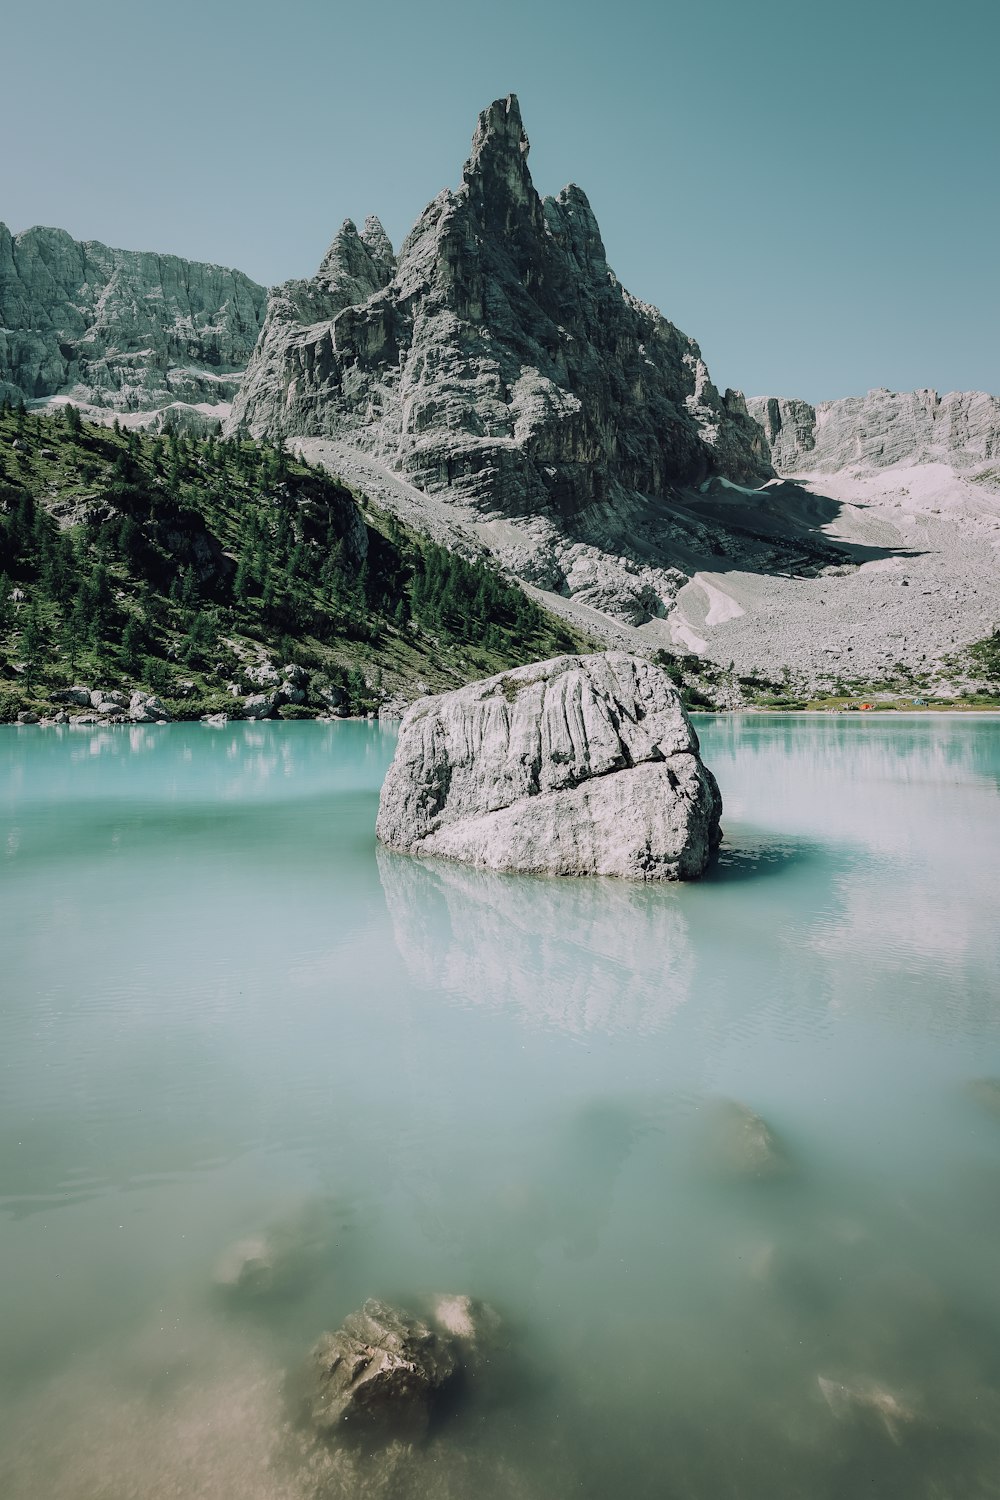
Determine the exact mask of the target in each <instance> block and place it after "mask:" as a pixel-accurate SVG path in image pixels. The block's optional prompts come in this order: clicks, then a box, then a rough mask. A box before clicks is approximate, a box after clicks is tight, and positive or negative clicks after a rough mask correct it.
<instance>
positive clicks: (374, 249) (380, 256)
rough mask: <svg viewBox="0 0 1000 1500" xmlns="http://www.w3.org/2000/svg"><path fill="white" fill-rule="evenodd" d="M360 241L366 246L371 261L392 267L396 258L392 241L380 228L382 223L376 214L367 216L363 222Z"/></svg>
mask: <svg viewBox="0 0 1000 1500" xmlns="http://www.w3.org/2000/svg"><path fill="white" fill-rule="evenodd" d="M361 239H362V241H363V242H364V244H366V245H367V246H368V249H369V252H370V253H371V255H372V257H373V259H375V260H377V261H380V262H381V263H382V264H383V265H386V266H394V265H395V264H396V256H395V253H394V251H393V248H392V240H391V239H390V238H389V236H388V235H387V234H386V232H385V229H384V228H383V227H382V221H381V219H379V218H378V216H377V215H376V214H369V215H368V217H367V219H366V220H365V227H364V229H363V230H362V231H361Z"/></svg>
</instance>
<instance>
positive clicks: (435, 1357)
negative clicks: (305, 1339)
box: [308, 1299, 459, 1438]
mask: <svg viewBox="0 0 1000 1500" xmlns="http://www.w3.org/2000/svg"><path fill="white" fill-rule="evenodd" d="M454 1342H455V1341H454V1339H452V1338H450V1337H447V1336H442V1334H441V1333H440V1332H439V1331H438V1330H437V1329H435V1328H433V1327H432V1326H431V1325H430V1323H428V1322H426V1321H424V1319H422V1318H415V1317H411V1316H410V1315H409V1314H407V1313H405V1312H399V1311H398V1310H397V1309H396V1308H394V1307H390V1306H389V1304H388V1303H386V1302H379V1301H376V1300H374V1299H369V1301H367V1302H366V1303H365V1305H364V1307H363V1308H362V1309H361V1311H360V1312H356V1313H351V1315H350V1316H349V1317H347V1318H345V1319H344V1323H343V1326H342V1327H341V1328H339V1329H338V1330H337V1332H336V1333H327V1334H324V1335H323V1337H322V1338H321V1339H320V1341H319V1343H318V1344H317V1345H316V1347H315V1349H314V1350H313V1352H312V1357H311V1364H312V1367H313V1372H314V1377H315V1383H314V1387H313V1390H312V1394H311V1397H310V1399H309V1407H308V1409H309V1416H310V1419H311V1421H312V1424H313V1426H314V1427H315V1428H316V1429H317V1431H319V1432H320V1433H322V1434H323V1435H325V1436H329V1437H333V1436H336V1435H338V1434H350V1433H352V1432H354V1433H357V1432H358V1431H360V1432H361V1433H366V1432H371V1431H373V1430H374V1431H375V1432H378V1433H381V1434H382V1435H384V1436H387V1437H388V1436H392V1437H399V1436H403V1437H412V1438H419V1437H423V1436H424V1434H425V1433H426V1432H427V1428H428V1426H429V1424H430V1419H431V1414H432V1411H433V1407H434V1403H435V1400H436V1398H437V1397H438V1396H440V1394H441V1392H442V1391H443V1390H444V1389H445V1388H446V1387H447V1386H448V1384H449V1383H450V1382H451V1381H453V1380H454V1379H455V1377H456V1376H457V1374H458V1371H459V1359H458V1355H457V1353H456V1350H455V1348H454Z"/></svg>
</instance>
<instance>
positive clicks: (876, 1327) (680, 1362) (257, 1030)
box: [0, 715, 1000, 1500]
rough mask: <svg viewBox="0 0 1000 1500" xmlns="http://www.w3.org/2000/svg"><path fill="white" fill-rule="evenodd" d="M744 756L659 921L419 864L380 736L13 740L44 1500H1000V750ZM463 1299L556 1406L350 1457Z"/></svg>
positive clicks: (6, 1373) (137, 734) (767, 735)
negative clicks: (339, 1367) (356, 1460)
mask: <svg viewBox="0 0 1000 1500" xmlns="http://www.w3.org/2000/svg"><path fill="white" fill-rule="evenodd" d="M697 722H698V728H699V733H700V734H701V736H702V747H703V752H704V756H705V759H706V762H707V763H708V765H710V766H711V768H712V769H713V770H714V771H715V773H716V775H717V777H718V779H719V782H720V785H721V788H722V792H723V797H724V799H725V804H726V811H725V816H724V819H723V826H724V830H725V835H726V840H725V845H724V848H723V852H722V855H721V858H720V860H719V863H718V866H717V867H716V868H715V869H714V870H713V872H712V873H711V875H710V876H709V877H708V878H707V879H706V880H704V881H703V882H701V883H699V884H697V885H691V886H685V887H664V888H655V889H654V888H650V889H644V888H641V887H633V886H628V885H623V884H619V883H615V882H603V881H592V882H591V881H544V880H533V879H523V878H511V877H500V876H495V875H490V874H487V873H481V872H476V871H471V870H466V869H462V868H460V867H457V866H449V865H445V864H430V863H427V864H424V863H421V862H419V861H413V860H408V859H406V858H405V857H400V856H393V855H390V854H388V853H386V852H385V851H378V850H377V849H376V846H375V841H374V834H373V826H374V817H375V809H376V805H377V799H378V788H379V785H380V783H381V779H382V776H383V775H384V772H385V769H386V767H387V765H388V763H389V760H390V759H391V756H392V750H393V743H394V741H393V736H392V734H391V733H389V732H387V731H383V730H380V729H379V728H378V727H376V726H375V725H372V724H362V723H348V724H336V725H320V724H313V723H303V724H273V725H271V724H252V725H251V724H232V725H227V726H225V727H224V728H221V729H213V728H210V727H207V726H203V725H174V726H166V727H157V726H150V727H148V728H147V727H141V728H140V727H137V728H134V729H128V728H110V727H109V728H100V727H98V728H95V729H88V730H86V731H84V730H79V729H69V728H66V729H61V730H60V729H13V728H11V729H4V730H2V731H0V881H2V888H0V937H2V945H3V950H2V951H3V971H2V973H3V978H2V993H3V1000H2V1007H0V1265H2V1267H3V1275H2V1277H0V1328H2V1330H3V1335H2V1338H0V1493H2V1494H3V1496H4V1497H5V1500H39V1497H41V1496H44V1497H46V1500H98V1497H100V1500H125V1497H141V1500H161V1497H163V1500H165V1497H167V1496H184V1497H186V1500H187V1497H193V1496H203V1495H204V1496H206V1497H208V1496H211V1497H213V1500H314V1497H324V1500H325V1497H327V1496H329V1497H331V1500H332V1497H334V1496H337V1497H339V1496H341V1495H344V1496H346V1495H352V1496H354V1495H360V1494H366V1495H367V1494H369V1493H371V1494H373V1495H374V1494H387V1495H388V1494H391V1495H400V1496H402V1495H404V1494H405V1495H409V1494H411V1493H412V1494H414V1495H421V1496H426V1497H428V1500H430V1497H433V1496H435V1495H447V1496H449V1497H451V1496H455V1497H457V1496H459V1495H462V1496H465V1495H468V1494H471V1493H475V1494H476V1495H477V1496H481V1497H483V1500H492V1497H494V1496H496V1497H508V1496H515V1495H516V1496H525V1497H527V1496H531V1497H539V1500H541V1497H543V1496H544V1497H550V1496H561V1495H566V1496H586V1497H593V1500H598V1497H602V1500H603V1497H605V1496H608V1495H611V1494H627V1495H629V1496H631V1497H647V1496H648V1497H650V1500H652V1497H662V1496H669V1497H678V1500H680V1497H700V1500H720V1497H729V1496H732V1497H741V1500H758V1497H759V1500H781V1497H786V1496H787V1497H799V1496H803V1495H808V1496H809V1497H810V1500H827V1497H829V1500H841V1497H843V1496H845V1495H851V1494H855V1493H858V1492H862V1491H864V1492H866V1493H872V1494H877V1495H878V1496H879V1497H880V1500H886V1497H896V1496H898V1497H900V1500H903V1497H906V1500H912V1497H918V1496H927V1497H931V1496H934V1497H942V1496H955V1497H956V1500H969V1497H979V1496H982V1497H986V1496H996V1495H998V1494H1000V1280H998V1278H997V1275H996V1266H997V1260H998V1255H1000V1086H998V1087H997V1088H996V1089H993V1088H992V1087H991V1086H990V1085H989V1083H984V1082H983V1080H990V1079H996V1078H1000V981H998V977H997V976H998V974H1000V921H998V915H997V914H998V912H1000V719H996V718H989V717H985V716H975V717H972V716H970V717H969V718H957V717H954V718H947V719H944V718H930V717H928V718H917V717H913V718H906V719H905V720H895V721H888V720H886V719H881V718H880V719H877V720H875V719H864V720H861V721H858V720H856V719H854V718H853V717H851V718H846V717H845V718H839V717H837V718H833V717H831V718H809V719H804V718H802V717H799V716H789V717H787V718H783V717H781V716H772V715H767V716H754V715H746V716H739V715H734V716H727V717H719V718H715V719H704V718H703V719H700V720H698V721H697ZM725 1101H736V1102H737V1103H738V1104H739V1105H740V1106H743V1107H744V1109H745V1110H746V1111H753V1112H755V1113H756V1114H757V1115H759V1116H760V1117H761V1118H762V1119H763V1120H764V1121H765V1122H766V1123H767V1126H768V1127H769V1128H770V1130H771V1132H773V1136H774V1159H773V1160H770V1159H767V1160H762V1158H761V1157H760V1155H759V1154H757V1155H755V1154H754V1152H753V1151H747V1150H746V1149H745V1148H746V1143H747V1131H746V1130H745V1129H744V1128H743V1127H744V1125H745V1122H746V1120H747V1119H748V1118H749V1117H748V1116H747V1115H746V1114H741V1113H740V1112H739V1111H736V1110H733V1109H732V1108H731V1107H730V1106H727V1104H726V1102H725ZM772 1167H773V1170H771V1168H772ZM262 1240H266V1241H267V1243H268V1244H269V1245H271V1246H277V1252H276V1253H277V1254H278V1256H279V1258H280V1262H281V1263H280V1266H279V1267H278V1270H277V1271H276V1272H275V1274H274V1276H273V1278H272V1279H270V1280H268V1281H267V1284H266V1285H263V1286H260V1285H254V1284H252V1283H249V1282H248V1283H246V1284H240V1283H239V1282H238V1278H237V1284H236V1285H233V1284H232V1283H233V1271H232V1268H233V1266H234V1265H236V1266H237V1267H238V1266H239V1264H240V1257H241V1255H244V1254H245V1253H246V1249H245V1247H246V1246H248V1245H249V1246H251V1247H254V1246H257V1245H259V1244H260V1242H261V1241H262ZM234 1246H235V1247H236V1249H235V1250H234V1249H233V1247H234ZM234 1257H235V1258H234ZM269 1274H270V1273H269ZM220 1283H221V1284H220ZM435 1291H448V1292H468V1293H471V1294H473V1295H475V1296H478V1297H482V1298H485V1299H487V1300H488V1301H489V1302H491V1303H492V1304H493V1305H494V1306H496V1307H497V1308H498V1309H500V1311H501V1312H502V1313H503V1314H504V1316H505V1317H506V1318H507V1319H508V1320H509V1326H510V1329H511V1337H512V1341H513V1344H514V1347H515V1349H516V1351H517V1356H518V1362H519V1363H518V1368H519V1372H520V1373H519V1377H518V1380H517V1381H516V1382H515V1384H514V1387H513V1389H510V1388H508V1389H506V1390H505V1391H504V1392H503V1393H502V1396H501V1397H499V1398H498V1399H497V1400H496V1401H495V1402H493V1403H491V1404H489V1405H486V1406H483V1407H482V1408H476V1407H470V1408H469V1409H468V1410H467V1411H464V1412H463V1411H462V1410H459V1411H457V1412H456V1413H455V1414H454V1415H453V1416H451V1417H450V1418H449V1420H447V1421H446V1422H442V1423H441V1426H440V1429H439V1430H438V1431H437V1432H436V1433H435V1434H434V1436H433V1437H432V1440H431V1443H430V1445H429V1446H428V1447H427V1448H425V1449H422V1450H419V1451H416V1452H414V1453H413V1454H406V1453H403V1454H398V1453H397V1454H396V1455H394V1458H393V1466H392V1471H391V1473H388V1471H387V1470H386V1469H385V1468H384V1467H379V1465H378V1464H377V1463H376V1464H373V1465H372V1466H370V1467H369V1468H364V1469H361V1470H359V1469H357V1468H348V1469H340V1468H338V1466H337V1464H336V1463H335V1462H331V1463H329V1464H327V1463H326V1462H325V1461H324V1460H323V1456H322V1454H321V1455H320V1456H319V1457H317V1454H316V1452H314V1451H312V1450H309V1451H307V1450H306V1448H305V1446H304V1444H303V1442H302V1440H301V1438H300V1436H299V1435H297V1433H296V1431H295V1428H294V1426H293V1425H292V1424H290V1422H289V1408H288V1404H287V1400H286V1394H285V1382H286V1377H287V1375H288V1373H289V1372H291V1371H294V1370H296V1369H297V1368H298V1367H299V1365H300V1364H301V1362H302V1360H303V1358H304V1356H305V1354H306V1352H307V1351H308V1349H309V1347H310V1346H311V1344H313V1343H314V1342H315V1340H316V1338H317V1337H318V1335H319V1334H320V1333H321V1332H322V1331H323V1330H324V1329H326V1328H334V1327H336V1326H337V1325H338V1324H339V1323H340V1322H341V1320H342V1319H343V1317H344V1316H345V1315H346V1314H347V1313H349V1312H351V1311H352V1310H353V1309H355V1308H356V1307H358V1306H359V1305H360V1304H361V1302H362V1301H363V1300H364V1299H365V1298H366V1297H368V1296H383V1297H386V1298H387V1299H389V1300H392V1301H396V1302H398V1303H399V1304H400V1305H402V1306H412V1307H416V1306H417V1305H418V1304H419V1302H420V1299H421V1297H422V1296H424V1295H425V1294H427V1293H431V1292H435Z"/></svg>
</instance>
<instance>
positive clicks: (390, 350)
mask: <svg viewBox="0 0 1000 1500" xmlns="http://www.w3.org/2000/svg"><path fill="white" fill-rule="evenodd" d="M380 231H381V226H378V228H377V229H376V227H375V225H374V224H369V225H366V230H365V233H364V234H363V235H360V236H359V235H358V234H357V231H356V229H355V226H354V225H353V224H345V225H344V227H343V228H342V229H341V231H340V233H339V234H338V236H337V237H336V239H335V240H334V243H333V245H332V246H331V249H330V251H329V252H328V254H327V256H326V258H325V260H324V262H323V267H322V269H321V272H320V275H319V276H318V277H317V278H316V279H315V280H314V281H313V282H312V283H294V284H290V285H289V286H286V287H284V288H278V289H277V290H276V292H275V293H273V294H272V299H271V306H270V310H269V313H268V319H267V325H266V327H265V329H264V332H263V334H262V335H261V338H260V340H259V342H258V346H257V349H256V351H255V353H254V356H253V359H252V360H251V362H250V366H249V368H248V371H247V377H246V381H245V383H244V387H243V389H242V391H241V393H240V396H239V398H238V400H237V402H236V403H235V405H234V408H233V416H232V421H231V430H235V429H237V428H239V427H240V426H242V425H245V426H247V427H248V428H249V429H250V431H251V432H253V433H254V434H255V435H257V436H260V435H265V434H266V435H270V436H279V437H303V438H305V437H318V438H335V439H341V440H347V441H349V442H350V443H351V444H353V445H354V446H355V447H356V448H359V449H363V450H365V451H366V452H367V453H368V454H369V455H370V456H372V457H373V458H375V459H376V460H377V461H378V462H379V463H380V464H382V465H384V466H385V467H388V468H389V469H393V470H396V471H397V472H399V473H401V474H405V475H406V476H407V478H408V479H409V480H410V481H411V482H412V483H414V484H416V485H417V486H418V487H419V488H420V489H422V490H424V491H427V492H429V493H440V494H442V495H443V496H444V497H445V498H446V499H448V500H449V501H451V502H454V503H456V504H462V505H466V506H472V507H474V508H475V509H476V510H477V511H478V512H480V513H483V514H489V515H494V516H498V517H502V518H504V519H505V520H507V519H510V518H512V517H517V518H522V519H523V518H526V517H535V518H538V520H539V522H540V523H541V524H542V525H543V526H556V527H558V528H559V529H560V530H561V531H563V532H568V531H571V530H573V529H574V528H575V529H576V531H577V532H581V534H582V528H584V526H586V527H588V528H590V529H592V530H593V529H595V528H596V532H599V533H600V535H601V537H602V543H601V545H602V546H603V545H604V544H605V542H606V541H607V538H608V537H610V536H612V535H615V536H616V537H617V536H618V535H619V529H620V528H621V538H620V542H617V541H616V543H615V545H616V547H618V548H619V550H620V552H621V553H624V552H626V551H628V550H629V549H630V548H631V546H632V543H631V541H629V538H630V537H631V535H632V523H631V521H629V522H627V523H626V522H624V521H621V520H619V516H624V514H625V512H626V510H628V509H629V507H630V506H632V507H634V506H635V505H645V504H647V503H651V504H656V503H657V502H662V501H664V500H666V499H667V498H668V497H669V496H670V495H671V494H672V493H673V492H674V491H675V490H679V489H681V488H683V487H685V486H691V485H696V484H700V483H701V482H702V481H703V480H705V479H706V478H708V477H710V476H711V475H712V474H714V473H718V474H722V475H724V476H725V477H726V478H729V479H731V480H733V481H735V482H737V483H743V482H744V481H746V480H757V479H762V478H767V477H770V475H771V473H772V470H771V468H770V465H769V463H768V461H767V450H766V442H765V440H764V438H763V435H762V433H761V430H760V428H759V427H758V426H757V425H756V423H753V422H751V421H750V419H749V417H748V415H747V413H746V409H745V407H744V406H743V404H742V399H741V398H736V397H735V396H730V395H727V396H726V397H722V396H720V395H719V392H718V390H717V389H716V387H715V386H714V385H713V384H712V383H711V381H710V380H709V378H708V372H707V370H705V367H704V363H703V361H702V359H701V354H700V351H699V349H698V346H697V344H696V343H695V342H694V340H693V339H690V338H688V337H687V336H686V335H685V334H683V333H681V332H680V330H679V329H677V328H675V327H674V326H673V324H671V323H669V322H668V321H667V320H666V319H665V318H664V317H662V316H661V314H660V313H659V312H658V311H657V309H656V308H655V307H652V306H650V305H649V304H648V303H645V302H642V301H640V300H639V299H638V298H637V297H633V296H632V295H631V294H630V293H628V292H626V291H625V289H624V288H623V287H622V286H621V284H620V282H619V281H618V280H617V278H616V277H615V275H614V274H613V272H612V271H611V269H610V267H609V266H608V263H607V258H606V255H605V248H604V243H603V240H602V238H601V232H600V229H599V227H598V224H597V219H596V216H595V215H594V212H593V209H592V208H591V205H590V203H589V201H588V199H587V195H586V194H585V193H584V191H583V190H582V188H580V187H578V186H577V185H576V184H571V185H570V186H568V187H565V188H563V190H562V191H561V192H560V193H558V194H557V195H556V196H555V197H550V198H546V199H545V200H544V202H543V200H542V199H541V198H540V197H539V195H538V193H537V192H536V190H535V187H534V184H533V182H532V179H531V174H530V172H529V169H528V138H527V135H526V134H525V130H524V125H523V122H522V120H521V112H520V108H519V106H518V102H517V99H516V98H515V97H514V95H509V96H508V97H507V98H505V99H498V100H495V101H494V102H493V103H492V104H491V105H490V106H489V108H488V109H486V110H484V111H483V113H482V114H481V115H480V116H479V121H478V124H477V126H476V131H475V135H474V137H473V142H472V151H471V154H470V156H469V159H468V161H467V162H466V163H465V167H464V170H463V174H462V180H461V182H460V184H459V185H458V187H457V188H456V189H454V190H453V191H451V190H446V191H444V192H441V193H439V194H438V196H437V197H436V198H435V199H434V200H433V201H432V202H431V203H430V204H429V205H428V206H427V208H426V209H425V210H424V211H423V213H422V214H421V215H420V217H419V219H418V220H417V223H416V224H415V226H414V228H413V229H412V230H411V232H410V234H409V235H408V236H407V237H406V239H405V241H404V242H403V245H402V247H401V249H400V252H399V256H398V259H397V260H395V261H392V260H391V259H390V255H391V247H388V241H387V239H385V241H384V243H383V236H384V231H381V232H380ZM612 510H613V511H614V512H615V514H614V515H611V511H612ZM584 518H586V520H584ZM602 518H603V519H602ZM530 571H531V569H530V568H529V569H528V572H530ZM578 571H579V570H578ZM541 573H544V575H545V577H546V578H549V579H551V580H552V581H553V582H554V584H555V586H556V587H563V586H565V587H567V588H570V589H571V588H572V586H571V585H569V584H566V583H565V580H561V579H560V577H559V570H558V568H556V567H554V566H553V567H550V566H548V564H546V566H545V567H544V568H542V569H541ZM533 576H535V575H533ZM537 576H541V574H538V575H537ZM668 584H669V580H667V582H665V583H663V585H662V587H663V588H664V589H666V588H667V587H668ZM640 593H641V594H642V601H643V602H642V604H641V609H642V610H646V609H648V608H649V607H652V608H654V609H655V608H660V607H663V596H660V599H661V602H660V604H657V603H656V601H655V600H653V599H652V592H651V590H649V589H646V588H645V586H643V588H642V589H640ZM629 608H630V609H631V606H629Z"/></svg>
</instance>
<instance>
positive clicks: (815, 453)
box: [746, 390, 1000, 474]
mask: <svg viewBox="0 0 1000 1500" xmlns="http://www.w3.org/2000/svg"><path fill="white" fill-rule="evenodd" d="M746 405H747V409H748V411H749V413H750V416H751V417H752V418H753V419H754V421H756V422H757V423H758V424H759V426H760V428H761V430H762V432H763V435H764V437H765V438H766V440H767V443H768V446H769V448H770V452H771V457H772V459H773V462H774V466H775V468H776V469H777V470H778V472H779V473H781V474H804V473H833V472H836V471H837V470H839V469H847V468H852V467H855V466H864V467H870V468H877V469H880V468H888V467H890V466H891V465H892V464H897V463H946V464H950V465H951V466H952V467H953V468H956V469H972V468H975V467H976V466H977V465H980V464H986V463H990V462H992V461H993V460H994V459H996V458H997V457H998V456H1000V399H998V398H997V397H996V396H990V395H987V394H986V393H985V392H983V391H952V392H951V393H950V394H949V395H947V396H939V395H938V393H937V392H936V391H931V390H922V391H888V390H874V391H869V392H868V394H867V395H866V396H848V397H846V398H845V399H844V400H841V401H825V402H821V403H820V404H819V405H818V406H810V405H809V404H808V403H807V402H805V401H793V400H785V399H784V398H779V397H775V396H755V397H752V398H751V399H750V400H748V401H747V403H746Z"/></svg>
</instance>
